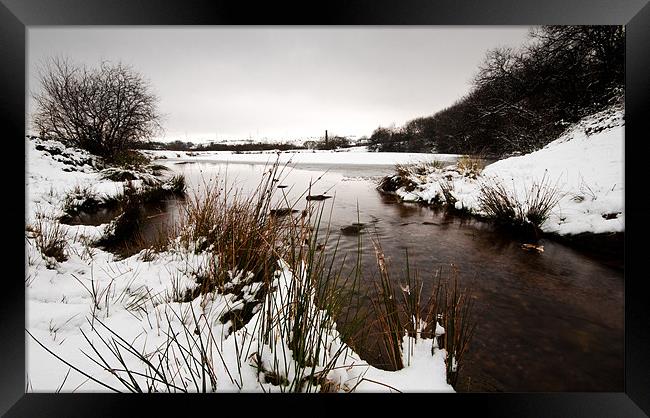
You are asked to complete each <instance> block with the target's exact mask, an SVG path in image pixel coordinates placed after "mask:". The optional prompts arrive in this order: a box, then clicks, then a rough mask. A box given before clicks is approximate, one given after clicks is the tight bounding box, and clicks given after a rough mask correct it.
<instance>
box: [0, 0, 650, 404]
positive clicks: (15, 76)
mask: <svg viewBox="0 0 650 418" xmlns="http://www.w3.org/2000/svg"><path fill="white" fill-rule="evenodd" d="M647 1H648V0H591V1H590V0H573V1H568V0H551V1H549V0H547V1H543V2H542V1H539V0H525V1H524V0H490V1H480V2H479V1H462V2H461V1H460V0H443V1H425V0H418V1H415V0H409V1H401V2H388V1H378V0H360V1H359V0H357V1H348V2H344V1H342V0H341V1H328V2H318V3H317V4H308V3H307V2H302V3H289V2H285V3H278V2H265V3H263V4H259V5H253V4H249V3H248V2H226V1H218V2H217V1H203V0H195V1H191V2H188V1H186V2H183V1H180V0H173V1H172V0H138V1H135V0H132V1H129V0H114V1H100V0H49V1H47V0H38V1H37V0H0V3H1V4H0V58H1V59H0V74H1V76H0V80H1V81H0V83H1V85H2V89H1V90H0V92H1V94H0V114H2V116H3V119H4V123H3V124H2V125H1V126H2V133H3V137H4V138H3V139H4V143H3V145H4V147H3V153H1V154H0V155H2V156H3V157H5V158H4V159H3V160H4V161H6V162H12V163H13V162H16V163H17V164H20V162H19V161H17V160H18V158H19V156H21V157H24V153H25V150H24V143H23V145H22V146H21V145H19V141H18V138H24V135H25V132H26V129H25V112H26V110H25V109H26V106H25V95H26V93H25V89H24V87H25V82H26V76H25V74H26V72H25V71H26V61H25V56H26V39H27V37H26V29H27V28H28V27H32V26H43V25H48V26H49V25H196V24H202V25H205V24H210V25H224V24H227V25H233V24H246V25H259V24H263V25H267V24H279V25H293V24H301V25H359V24H360V25H402V24H411V25H413V24H415V25H469V24H471V25H536V24H617V25H621V24H623V25H626V96H625V105H626V110H625V112H626V113H625V118H626V128H625V136H626V141H625V144H626V145H625V182H626V190H627V191H628V192H627V193H626V194H625V212H626V223H627V225H626V233H625V255H624V257H625V270H624V274H625V391H624V392H620V393H506V394H500V393H475V394H472V393H464V394H449V395H448V394H428V395H399V396H406V399H404V398H401V399H400V398H395V397H393V396H388V397H387V396H381V397H380V396H373V395H370V394H368V395H353V396H345V397H342V396H336V397H334V396H335V395H334V396H332V398H329V399H328V396H290V395H282V396H272V397H264V398H262V397H260V396H254V395H249V394H238V395H236V396H232V395H216V396H219V398H214V397H212V396H198V395H196V396H193V395H188V396H191V397H188V396H178V395H173V396H169V395H161V394H156V395H149V396H137V395H112V394H34V393H30V394H25V352H24V349H25V347H24V346H25V335H26V334H25V297H24V296H25V288H24V285H23V282H22V281H21V280H20V278H19V276H20V275H21V273H22V274H24V269H25V264H24V257H25V254H24V249H23V247H21V246H20V245H14V244H13V242H14V241H13V240H14V239H15V240H16V241H15V242H16V243H18V242H19V239H20V238H19V236H21V234H23V230H22V228H23V227H24V225H22V224H21V223H20V222H18V221H15V220H14V219H19V218H20V217H24V206H19V205H16V206H15V207H14V208H13V210H14V211H15V212H18V213H14V212H11V213H8V214H7V216H6V218H5V220H4V222H3V224H2V225H3V226H2V228H0V230H2V231H3V232H5V234H4V235H5V236H6V239H7V241H6V242H5V243H4V244H5V245H4V247H5V251H4V254H3V256H4V258H5V260H6V261H8V263H5V265H6V266H9V265H10V266H11V267H13V268H15V269H16V270H12V272H11V273H10V272H9V270H7V269H3V270H4V274H2V276H3V277H2V278H3V280H2V284H3V286H2V287H1V289H2V290H3V296H4V298H3V301H2V302H0V333H1V334H0V335H1V338H0V373H2V379H1V381H0V387H1V389H0V412H1V413H5V412H6V415H5V416H7V417H50V416H67V417H76V416H80V417H81V416H84V417H86V416H119V415H122V416H130V415H135V413H136V411H137V410H139V409H140V410H141V411H142V410H144V411H146V413H147V414H148V415H151V416H157V415H158V414H163V415H177V414H191V413H193V411H194V410H195V408H203V409H204V410H205V411H213V413H214V414H218V413H220V412H222V413H223V412H225V411H222V410H221V409H219V408H221V407H223V406H224V405H225V406H230V407H234V408H235V409H234V411H233V412H228V413H246V414H247V415H248V414H249V413H274V412H279V413H287V411H288V412H289V413H295V412H297V413H306V414H309V415H312V414H328V415H329V414H331V413H337V412H338V411H340V412H342V413H352V411H353V409H352V408H353V406H360V407H362V408H366V407H373V409H374V407H379V408H381V409H382V411H385V412H386V413H389V409H390V410H394V411H396V413H400V414H409V413H412V412H411V411H412V409H413V408H417V409H420V408H423V409H424V410H427V409H428V410H429V411H430V412H431V413H439V414H444V413H453V414H454V415H458V414H460V415H459V416H465V415H466V414H468V413H471V412H474V413H477V414H480V416H517V417H529V416H530V417H551V416H558V417H560V416H562V417H583V416H584V417H600V416H603V417H605V416H607V417H610V416H620V417H642V416H648V415H650V321H649V317H650V315H649V309H648V306H647V303H646V302H645V300H646V295H647V294H648V293H647V292H645V290H646V285H645V283H646V280H647V279H648V277H647V276H648V274H644V270H645V269H644V266H643V264H642V263H643V261H644V259H645V258H647V256H646V255H645V243H644V238H645V237H646V236H648V232H650V231H649V229H650V227H649V226H648V223H647V222H645V221H644V219H643V216H644V215H646V216H647V214H648V213H649V212H650V206H646V204H645V199H644V198H643V195H645V194H646V191H645V190H646V188H645V187H644V175H643V174H645V173H644V172H647V169H645V170H644V168H646V167H645V166H647V158H648V155H650V154H649V153H648V151H649V150H650V146H648V144H649V143H650V141H648V140H647V139H646V138H645V137H644V136H647V133H646V132H645V131H646V129H645V125H646V124H647V122H648V121H649V120H650V105H649V103H650V54H648V51H650V48H649V46H650V6H648V5H647ZM3 160H0V161H3ZM22 161H24V158H23V160H22ZM3 165H6V164H3ZM9 170H10V169H9V168H6V169H5V176H6V177H5V181H4V182H3V183H5V195H6V196H8V197H10V199H7V201H15V200H18V198H17V196H23V198H24V197H25V194H24V193H25V189H24V183H23V184H19V181H18V179H14V178H13V176H11V175H10V174H9V173H11V171H9ZM629 191H634V193H632V192H629ZM24 202H25V200H23V203H24ZM14 237H15V238H14ZM21 260H23V261H21ZM21 263H23V264H21ZM603 343H604V344H605V343H606V341H604V342H603ZM567 367H571V365H567ZM351 402H354V403H358V402H361V403H362V405H352V404H351ZM238 408H241V409H239V412H238ZM244 408H245V409H244ZM280 408H281V409H280ZM297 408H300V409H297ZM274 410H275V411H274ZM445 410H447V411H448V412H445ZM140 413H142V412H140Z"/></svg>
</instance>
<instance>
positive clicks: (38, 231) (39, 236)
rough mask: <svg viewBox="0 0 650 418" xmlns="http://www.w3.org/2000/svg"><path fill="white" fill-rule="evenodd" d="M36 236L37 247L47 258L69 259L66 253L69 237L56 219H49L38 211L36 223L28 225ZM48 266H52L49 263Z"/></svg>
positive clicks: (60, 260) (58, 260)
mask: <svg viewBox="0 0 650 418" xmlns="http://www.w3.org/2000/svg"><path fill="white" fill-rule="evenodd" d="M28 229H29V230H30V231H31V232H32V234H33V236H34V242H35V243H36V247H37V248H38V250H39V251H40V252H41V254H43V256H44V257H45V258H46V259H54V260H56V261H57V262H62V261H65V260H67V259H68V256H67V254H66V251H65V250H66V247H67V243H66V242H67V238H66V234H65V230H64V229H63V228H62V227H61V224H60V223H59V222H58V221H56V220H54V219H47V218H46V216H45V215H44V214H43V213H37V214H36V219H35V221H34V225H30V226H28ZM48 267H51V266H50V264H49V263H48Z"/></svg>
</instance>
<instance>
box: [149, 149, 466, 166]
mask: <svg viewBox="0 0 650 418" xmlns="http://www.w3.org/2000/svg"><path fill="white" fill-rule="evenodd" d="M148 152H149V153H150V154H151V155H153V156H154V157H158V158H167V159H169V161H177V160H183V161H187V160H188V158H189V159H190V160H192V161H201V162H229V163H262V164H264V163H273V162H275V160H276V158H277V157H278V156H279V161H280V163H281V164H285V163H291V164H296V165H300V164H340V165H346V164H355V165H394V164H398V163H400V164H408V163H417V162H421V161H430V160H431V154H426V153H403V152H368V151H367V148H366V147H352V148H344V149H341V150H336V151H323V150H294V151H285V152H278V151H257V152H247V153H242V154H234V153H232V152H231V151H201V152H191V153H190V155H189V156H188V155H187V154H188V153H186V152H184V151H148ZM458 157H459V156H458V155H456V154H436V159H438V160H443V161H454V160H455V159H456V158H458Z"/></svg>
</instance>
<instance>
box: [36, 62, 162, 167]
mask: <svg viewBox="0 0 650 418" xmlns="http://www.w3.org/2000/svg"><path fill="white" fill-rule="evenodd" d="M39 81H40V83H41V89H40V91H39V92H38V93H37V94H35V95H34V100H35V102H36V106H37V110H36V112H35V114H34V116H33V124H34V126H35V127H36V129H37V130H38V131H39V134H40V136H41V137H44V138H56V139H60V140H62V141H64V142H67V143H69V144H71V145H75V146H78V147H81V148H84V149H86V150H88V151H90V152H92V153H94V154H97V155H100V156H103V157H105V158H108V159H111V158H114V157H116V156H117V155H118V154H119V153H120V152H122V151H125V150H128V149H131V148H136V147H137V146H138V145H139V144H140V143H142V142H143V141H147V140H149V139H150V138H151V137H152V136H153V135H154V134H155V133H156V132H158V130H159V129H160V119H161V116H160V114H159V113H158V109H157V103H158V99H157V97H156V96H155V95H154V94H153V93H152V92H151V87H150V86H149V84H148V82H147V81H146V80H145V79H144V78H143V77H142V75H140V74H138V73H137V72H135V71H134V70H133V69H132V68H130V67H128V66H125V65H123V64H116V65H112V64H110V63H107V62H103V63H102V64H101V65H100V66H99V67H97V68H88V67H86V66H79V65H75V64H73V63H71V62H70V61H69V60H67V59H61V58H53V59H51V60H50V61H48V62H47V63H46V64H45V65H44V66H43V67H42V68H41V71H40V74H39Z"/></svg>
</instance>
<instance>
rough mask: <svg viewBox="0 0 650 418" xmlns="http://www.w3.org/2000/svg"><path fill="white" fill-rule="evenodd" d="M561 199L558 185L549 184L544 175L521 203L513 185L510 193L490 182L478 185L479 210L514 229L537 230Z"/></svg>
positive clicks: (497, 184) (496, 181) (500, 185)
mask: <svg viewBox="0 0 650 418" xmlns="http://www.w3.org/2000/svg"><path fill="white" fill-rule="evenodd" d="M562 197H563V193H562V192H560V190H559V188H558V185H557V182H556V183H555V184H551V183H550V182H549V181H548V178H547V177H546V174H545V175H544V176H543V177H542V179H541V180H540V181H535V182H533V184H532V185H531V187H530V189H528V190H527V191H526V193H525V198H524V199H521V198H520V197H519V196H518V195H517V192H516V190H515V187H514V185H513V187H512V190H511V189H508V188H506V187H505V186H504V185H503V183H501V182H500V181H498V180H494V179H492V180H488V181H484V182H483V183H481V190H480V194H479V207H480V209H481V210H482V211H483V212H485V214H486V215H487V216H488V217H490V218H493V219H495V220H497V221H498V222H499V223H502V224H505V225H509V226H512V227H516V228H529V227H531V226H532V227H533V228H534V229H535V230H539V228H540V227H541V225H542V224H543V223H544V222H545V221H546V220H547V219H548V217H549V216H550V214H551V211H552V210H553V208H554V207H555V206H556V205H557V203H558V202H559V201H560V199H561V198H562Z"/></svg>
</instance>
